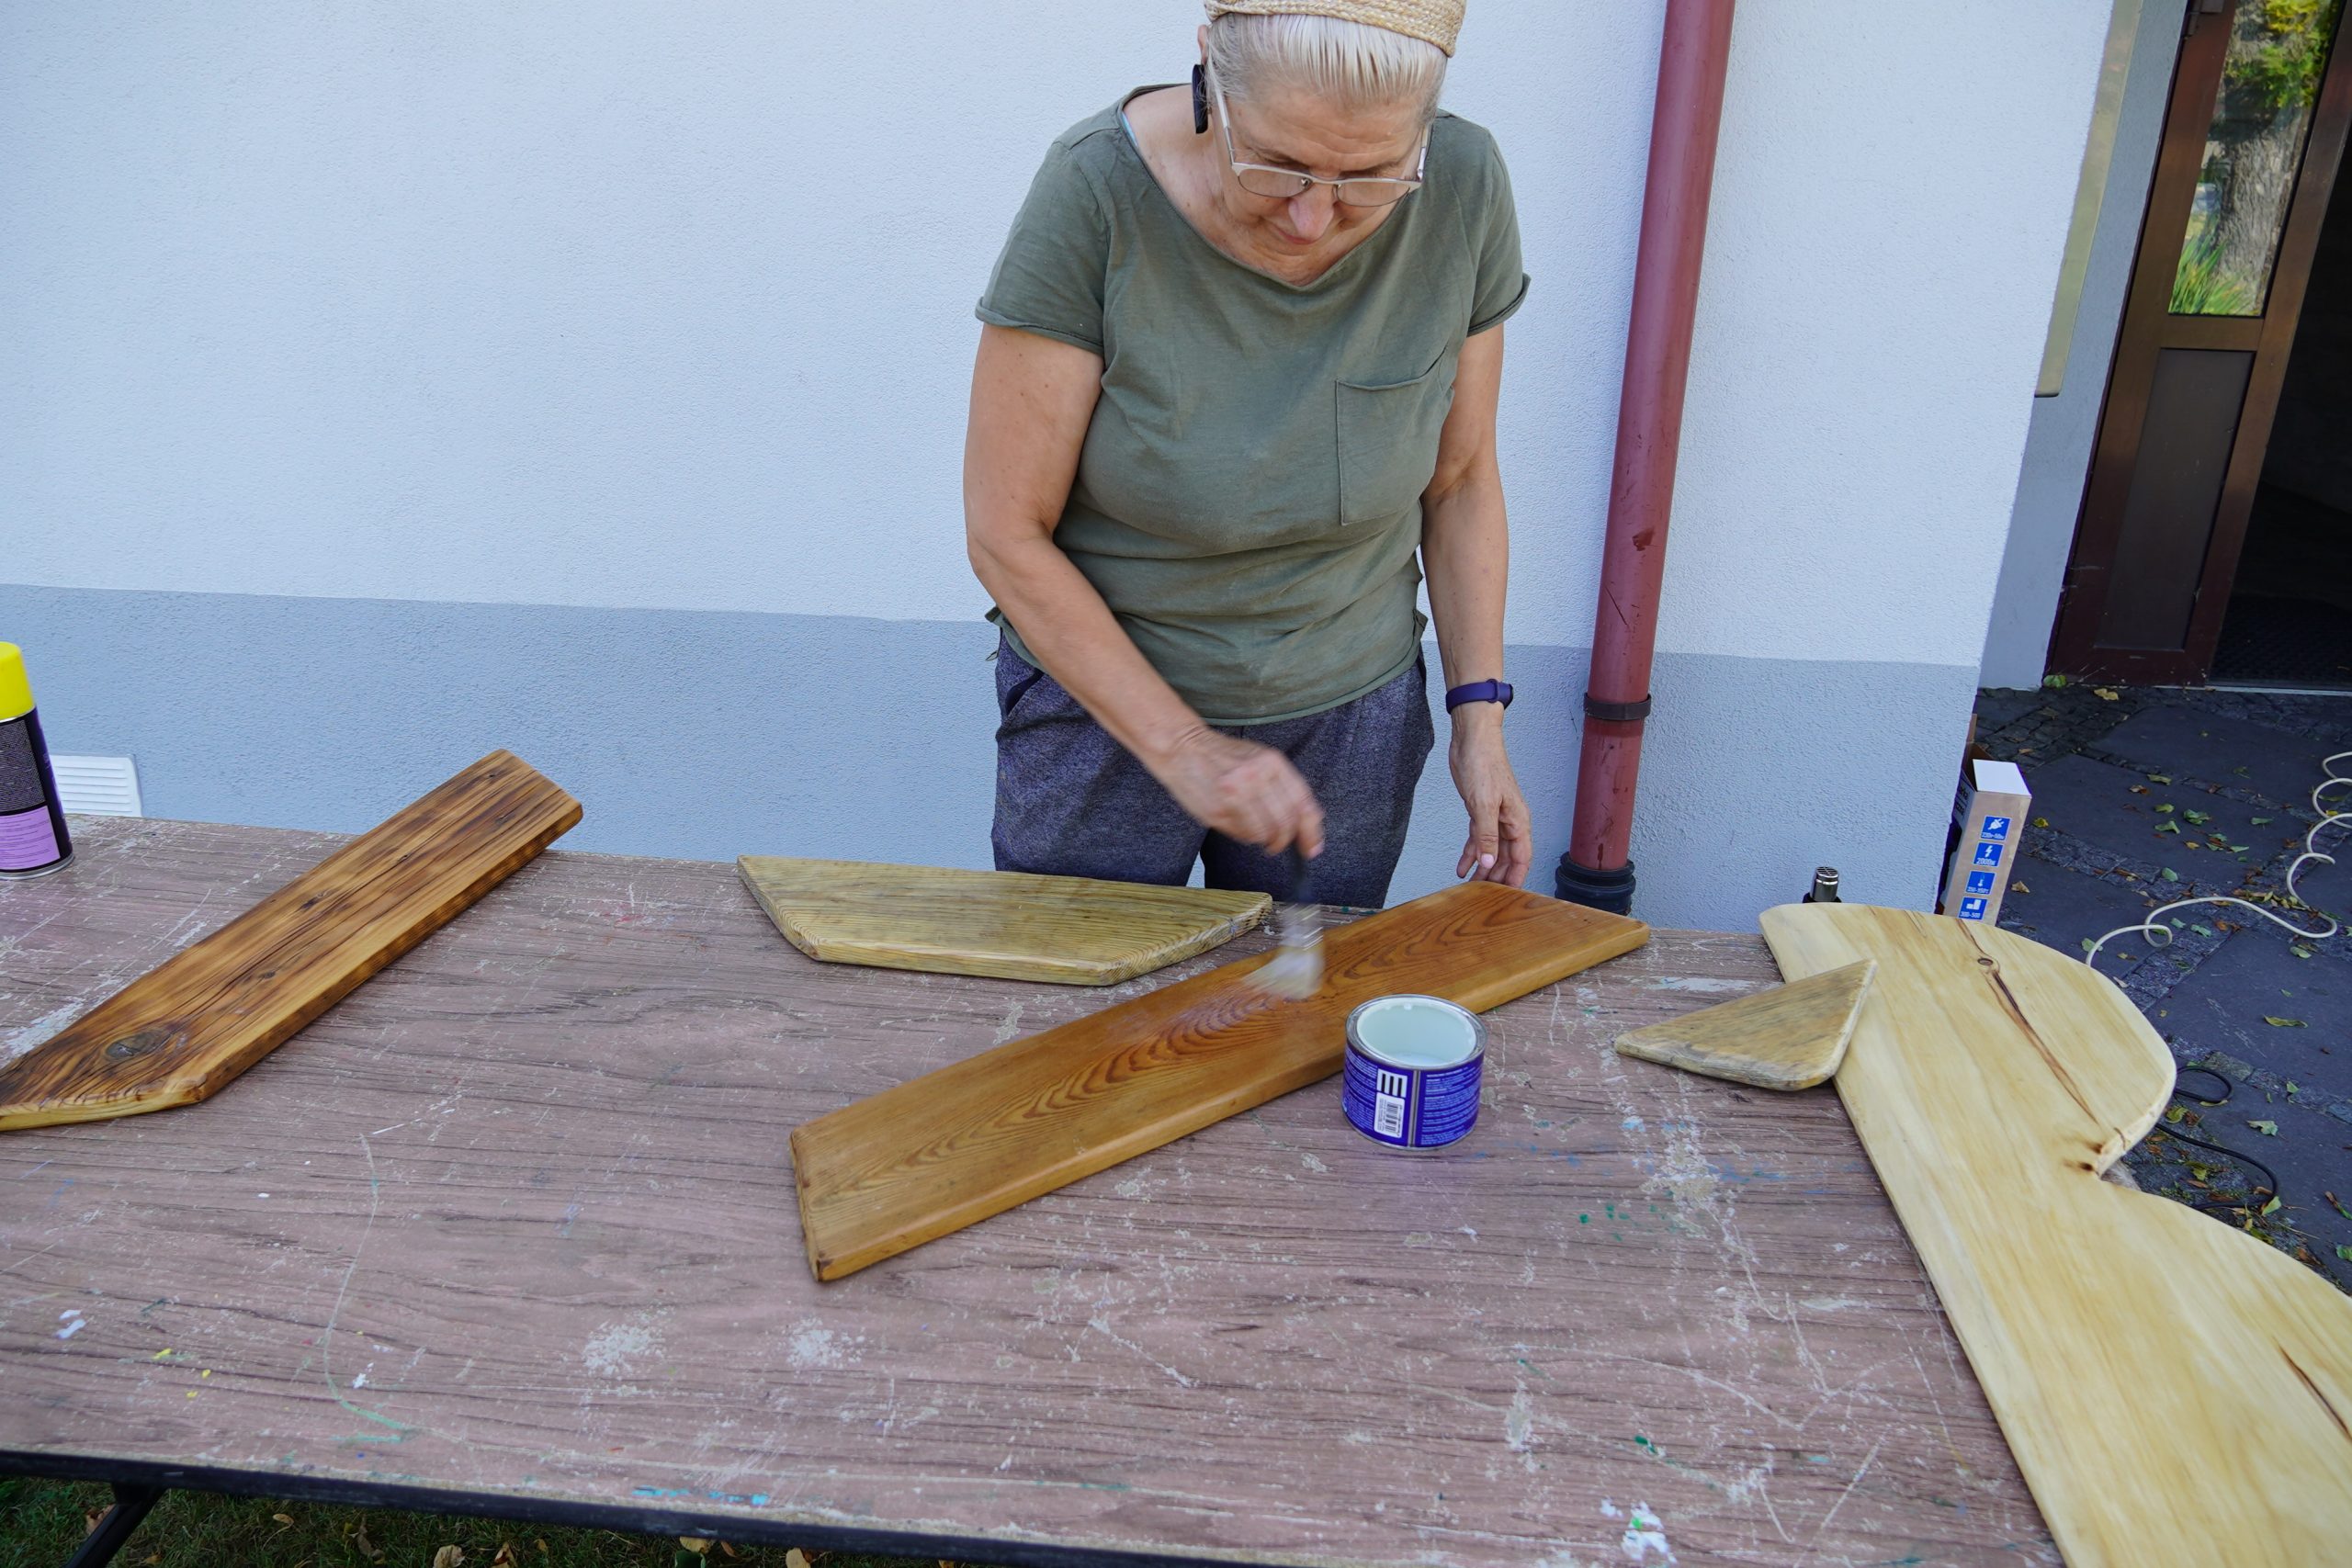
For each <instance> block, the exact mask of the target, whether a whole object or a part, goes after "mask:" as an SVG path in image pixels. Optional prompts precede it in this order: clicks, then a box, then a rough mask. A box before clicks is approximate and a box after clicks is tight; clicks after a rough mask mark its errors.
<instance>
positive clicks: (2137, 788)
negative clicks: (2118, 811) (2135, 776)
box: [2131, 784, 2148, 795]
mask: <svg viewBox="0 0 2352 1568" xmlns="http://www.w3.org/2000/svg"><path fill="white" fill-rule="evenodd" d="M2131 793H2132V794H2133V795H2145V794H2147V793H2148V786H2147V785H2146V784H2133V785H2132V786H2131Z"/></svg>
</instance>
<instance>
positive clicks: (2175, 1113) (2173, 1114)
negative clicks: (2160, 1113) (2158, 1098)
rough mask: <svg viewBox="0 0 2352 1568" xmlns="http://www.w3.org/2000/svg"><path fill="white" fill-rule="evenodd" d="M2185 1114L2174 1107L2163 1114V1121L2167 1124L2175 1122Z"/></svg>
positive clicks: (2185, 1112) (2177, 1107)
mask: <svg viewBox="0 0 2352 1568" xmlns="http://www.w3.org/2000/svg"><path fill="white" fill-rule="evenodd" d="M2186 1114H2188V1112H2187V1111H2183V1110H2182V1109H2181V1108H2180V1107H2179V1106H2177V1105H2176V1106H2173V1107H2172V1108H2171V1109H2170V1110H2168V1111H2165V1121H2167V1122H2177V1121H2179V1120H2180V1119H2181V1117H2183V1116H2184V1115H2186Z"/></svg>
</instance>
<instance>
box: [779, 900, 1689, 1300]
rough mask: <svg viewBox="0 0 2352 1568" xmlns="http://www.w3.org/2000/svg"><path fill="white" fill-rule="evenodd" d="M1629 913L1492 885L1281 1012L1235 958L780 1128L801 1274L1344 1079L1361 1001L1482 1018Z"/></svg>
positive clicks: (1378, 925) (1334, 955)
mask: <svg viewBox="0 0 2352 1568" xmlns="http://www.w3.org/2000/svg"><path fill="white" fill-rule="evenodd" d="M1648 934H1649V928H1648V927H1647V926H1645V925H1644V924H1642V923H1641V922H1640V921H1639V920H1631V919H1624V918H1623V917H1622V916H1617V915H1608V914H1602V913H1600V911H1598V910H1593V909H1586V908H1578V907H1577V906H1576V905H1573V904H1564V903H1560V902H1558V901H1556V900H1555V899H1551V898H1544V897H1538V896H1536V895H1534V894H1532V893H1523V892H1520V891H1518V890H1516V889H1513V888H1509V887H1504V886H1499V885H1498V884H1495V883H1490V882H1471V883H1464V884H1460V885H1457V886H1453V887H1449V888H1446V889H1444V890H1442V891H1441V892H1437V893H1432V894H1430V896H1429V897H1425V898H1417V899H1415V900H1414V901H1413V902H1411V903H1409V904H1403V905H1399V906H1398V907H1397V908H1393V909H1387V910H1384V911H1382V912H1381V913H1379V914H1377V915H1374V916H1372V917H1370V918H1369V919H1363V920H1360V921H1357V922H1355V923H1354V924H1352V925H1348V926H1344V927H1341V928H1340V929H1339V930H1337V931H1332V932H1331V933H1330V934H1329V937H1328V938H1326V948H1327V951H1326V953H1325V963H1326V973H1325V978H1324V984H1323V988H1322V989H1321V990H1320V991H1318V992H1317V994H1316V995H1315V996H1314V997H1313V998H1311V999H1309V1000H1307V1001H1304V1002H1287V1001H1282V1000H1279V999H1276V998H1272V997H1269V996H1267V995H1265V994H1264V993H1262V992H1261V991H1260V990H1258V989H1257V988H1256V987H1252V986H1250V985H1248V984H1246V983H1244V977H1245V976H1247V975H1248V974H1249V973H1250V971H1251V970H1253V969H1256V968H1258V967H1259V966H1260V965H1261V964H1263V963H1265V962H1266V958H1265V956H1264V955H1261V956H1259V957H1255V958H1248V959H1242V960H1240V961H1238V962H1237V963H1233V964H1226V965H1224V966H1223V967H1221V968H1217V969H1214V970H1211V971H1210V972H1209V973H1207V974H1205V975H1200V976H1194V977H1193V978H1192V979H1190V980H1184V981H1180V982H1178V983H1177V984H1175V985H1172V986H1169V987H1165V988H1163V989H1161V990H1158V991H1155V992H1153V993H1151V994H1150V995H1148V996H1145V997H1140V998H1136V1000H1134V1001H1131V1002H1125V1003H1122V1004H1121V1005H1119V1006H1117V1007H1114V1008H1108V1009H1105V1010H1103V1011H1101V1012H1098V1013H1095V1014H1093V1015H1091V1017H1087V1018H1082V1019H1079V1020H1076V1021H1073V1022H1069V1023H1066V1024H1063V1025H1061V1026H1060V1027H1059V1028H1056V1029H1050V1030H1047V1031H1046V1032H1044V1033H1042V1034H1038V1035H1034V1036H1032V1037H1031V1038H1029V1039H1027V1040H1022V1041H1016V1042H1014V1043H1011V1044H1008V1045H1004V1046H1001V1047H999V1048H998V1049H996V1050H994V1051H989V1052H987V1053H985V1054H983V1055H978V1056H974V1057H971V1058H969V1059H967V1060H966V1061H962V1062H958V1063H956V1065H955V1066H950V1067H945V1068H943V1069H941V1070H940V1071H938V1072H935V1073H930V1074H926V1075H925V1076H924V1077H920V1078H917V1079H915V1080H913V1081H912V1082H910V1083H904V1084H900V1085H899V1086H898V1087H897V1088H895V1089H888V1090H885V1091H884V1092H883V1093H881V1094H877V1095H875V1096H873V1097H872V1098H871V1099H868V1100H860V1101H859V1102H857V1103H856V1104H854V1105H850V1106H847V1107H844V1108H843V1109H842V1110H840V1111H834V1112H832V1113H831V1114H830V1115H826V1116H820V1117H819V1118H817V1120H815V1121H813V1122H807V1123H805V1124H803V1125H802V1126H800V1127H798V1128H797V1129H795V1130H794V1132H793V1134H792V1165H793V1175H794V1180H795V1182H796V1185H797V1190H798V1192H799V1197H800V1220H801V1230H802V1233H803V1235H804V1237H805V1239H806V1241H807V1243H808V1248H809V1267H811V1268H812V1269H815V1270H816V1272H817V1277H818V1278H819V1279H820V1280H838V1279H840V1278H842V1276H843V1275H847V1274H854V1273H855V1272H856V1271H857V1270H858V1269H864V1268H865V1267H867V1266H868V1265H870V1264H874V1263H878V1262H880V1261H881V1260H882V1259H884V1258H889V1257H892V1256H894V1255H896V1254H898V1253H901V1252H904V1251H906V1250H907V1249H908V1248H909V1247H918V1246H921V1245H922V1243H924V1242H926V1241H929V1240H931V1239H933V1237H935V1236H940V1235H946V1234H947V1233H948V1232H950V1231H954V1230H959V1229H961V1228H962V1227H964V1226H966V1225H968V1224H973V1223H974V1222H976V1221H978V1220H984V1219H986V1218H988V1217H989V1215H991V1214H995V1213H1002V1212H1003V1211H1004V1210H1006V1209H1009V1208H1012V1206H1013V1205H1014V1204H1016V1203H1023V1202H1026V1201H1028V1200H1030V1199H1032V1198H1035V1197H1036V1196H1038V1195H1039V1194H1040V1193H1045V1192H1050V1191H1052V1190H1054V1189H1056V1188H1057V1187H1061V1186H1063V1185H1065V1184H1067V1183H1069V1182H1072V1181H1075V1180H1077V1179H1079V1178H1080V1177H1082V1176H1088V1175H1091V1174H1092V1173H1093V1172H1095V1171H1098V1170H1101V1169H1103V1168H1105V1167H1108V1166H1113V1165H1116V1164H1117V1163H1118V1162H1120V1161H1121V1160H1124V1159H1127V1158H1130V1157H1131V1156H1136V1155H1139V1154H1142V1153H1145V1152H1146V1151H1148V1150H1150V1149H1155V1148H1158V1147H1159V1145H1162V1144H1165V1143H1168V1142H1170V1140H1172V1139H1176V1138H1181V1137H1182V1136H1183V1135H1184V1134H1187V1133H1192V1132H1196V1131H1198V1130H1199V1129H1201V1128H1203V1127H1205V1126H1208V1125H1209V1124H1210V1123H1211V1122H1218V1121H1221V1120H1223V1119H1224V1118H1226V1117H1227V1116H1231V1115H1234V1114H1236V1113H1237V1112H1238V1111H1247V1110H1249V1109H1250V1108H1251V1107H1252V1106H1256V1105H1262V1104H1264V1103H1265V1102H1266V1101H1267V1100H1272V1099H1273V1098H1274V1097H1275V1096H1276V1095H1281V1094H1287V1093H1289V1092H1290V1091H1291V1090H1292V1089H1300V1088H1304V1087H1305V1086H1306V1085H1307V1084H1311V1083H1313V1082H1315V1081H1316V1080H1317V1079H1318V1078H1323V1077H1329V1075H1331V1074H1332V1073H1334V1072H1336V1071H1338V1070H1339V1066H1340V1050H1341V1043H1342V1032H1343V1025H1344V1022H1345V1020H1346V1018H1347V1015H1348V1012H1349V1010H1351V1009H1352V1008H1353V1007H1355V1005H1356V1004H1357V1003H1359V1002H1362V1001H1364V1000H1366V999H1368V998H1373V997H1376V996H1384V995H1388V994H1391V993H1394V992H1400V991H1411V992H1419V993H1421V994H1423V995H1427V996H1436V997H1443V998H1447V999H1448V1000H1451V1001H1455V1002H1459V1003H1461V1004H1462V1005H1463V1006H1464V1007H1466V1008H1470V1009H1473V1010H1477V1011H1484V1010H1487V1009H1488V1008H1492V1007H1498V1006H1499V1005H1501V1004H1502V1003H1504V1002H1507V1001H1510V1000H1511V999H1512V998H1515V997H1521V996H1525V995H1526V994H1527V993H1528V992H1530V991H1532V990H1533V989H1535V988H1536V987H1539V986H1546V985H1549V984H1551V983H1552V982H1553V981H1555V980H1557V979H1559V978H1561V977H1562V976H1566V975H1572V974H1575V973H1576V972H1577V970H1579V969H1584V968H1589V966H1591V965H1592V964H1599V963H1600V962H1602V961H1603V960H1605V959H1610V958H1614V957H1616V956H1617V955H1618V954H1619V953H1629V952H1631V951H1632V950H1633V949H1634V948H1636V947H1639V946H1640V945H1641V944H1642V942H1644V941H1645V939H1646V938H1647V936H1648Z"/></svg>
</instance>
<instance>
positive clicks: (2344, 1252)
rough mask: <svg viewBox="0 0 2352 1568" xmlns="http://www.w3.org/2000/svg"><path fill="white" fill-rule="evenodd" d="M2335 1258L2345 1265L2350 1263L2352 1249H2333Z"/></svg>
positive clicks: (2351, 1260)
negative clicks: (2342, 1261) (2342, 1260)
mask: <svg viewBox="0 0 2352 1568" xmlns="http://www.w3.org/2000/svg"><path fill="white" fill-rule="evenodd" d="M2335 1256H2336V1257H2338V1258H2342V1259H2344V1261H2345V1262H2346V1263H2352V1247H2337V1248H2336V1249H2335Z"/></svg>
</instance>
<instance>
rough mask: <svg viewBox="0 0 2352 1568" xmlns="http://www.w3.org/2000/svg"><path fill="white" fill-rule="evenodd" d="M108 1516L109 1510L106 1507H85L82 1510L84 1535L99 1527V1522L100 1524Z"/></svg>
mask: <svg viewBox="0 0 2352 1568" xmlns="http://www.w3.org/2000/svg"><path fill="white" fill-rule="evenodd" d="M106 1517H107V1510H106V1509H104V1508H85V1509H83V1510H82V1533H83V1534H84V1535H88V1534H89V1533H90V1532H91V1531H92V1530H95V1529H97V1528H98V1526H99V1524H100V1523H102V1522H103V1521H104V1520H105V1518H106Z"/></svg>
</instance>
